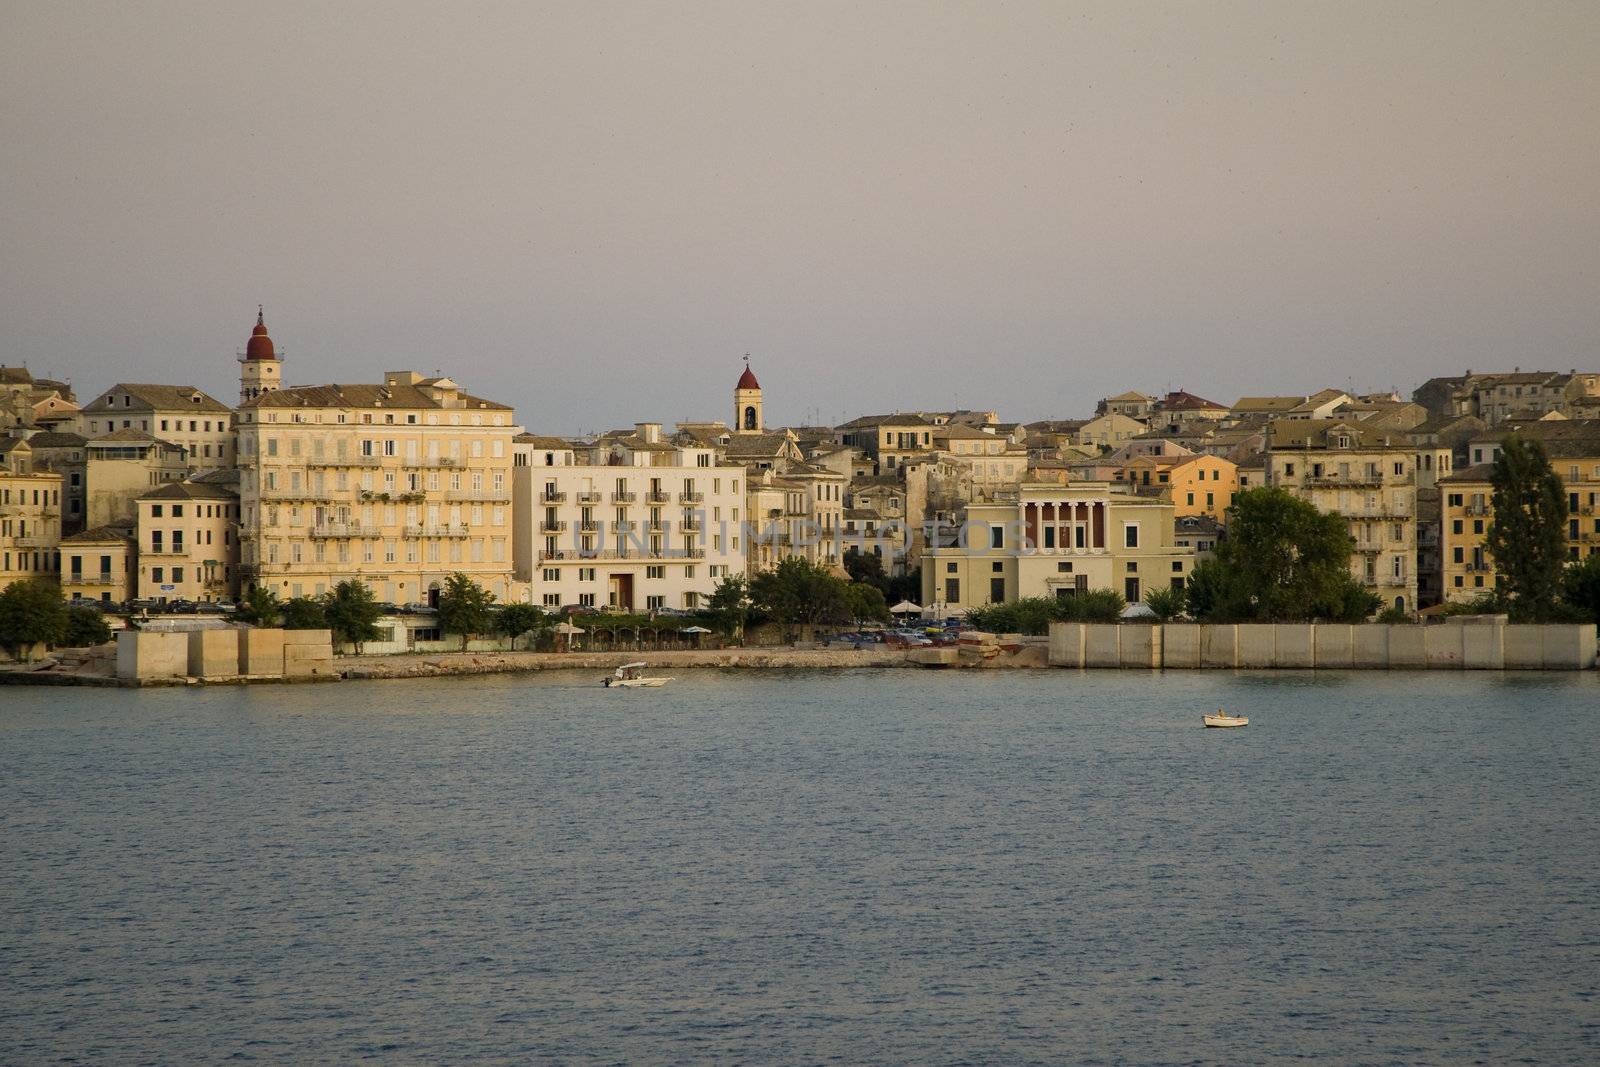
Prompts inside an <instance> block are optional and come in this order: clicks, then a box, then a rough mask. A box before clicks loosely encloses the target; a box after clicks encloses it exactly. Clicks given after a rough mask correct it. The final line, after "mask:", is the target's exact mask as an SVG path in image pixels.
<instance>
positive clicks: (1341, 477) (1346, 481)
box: [1306, 471, 1383, 489]
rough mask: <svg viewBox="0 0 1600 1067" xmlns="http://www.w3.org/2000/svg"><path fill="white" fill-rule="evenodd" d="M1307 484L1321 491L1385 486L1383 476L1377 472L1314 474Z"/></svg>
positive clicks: (1307, 480)
mask: <svg viewBox="0 0 1600 1067" xmlns="http://www.w3.org/2000/svg"><path fill="white" fill-rule="evenodd" d="M1306 484H1307V485H1310V486H1315V487H1316V488H1319V489H1337V488H1341V487H1343V488H1354V487H1363V488H1372V487H1375V486H1380V485H1382V484H1383V474H1382V473H1381V472H1377V471H1374V472H1372V473H1371V474H1313V475H1311V476H1310V477H1308V478H1307V479H1306Z"/></svg>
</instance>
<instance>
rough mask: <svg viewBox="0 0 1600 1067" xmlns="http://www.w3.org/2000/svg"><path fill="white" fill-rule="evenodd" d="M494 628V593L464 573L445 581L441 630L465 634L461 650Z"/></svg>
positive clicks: (440, 604)
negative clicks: (469, 642) (475, 638)
mask: <svg viewBox="0 0 1600 1067" xmlns="http://www.w3.org/2000/svg"><path fill="white" fill-rule="evenodd" d="M493 628H494V594H493V593H491V592H489V591H488V590H487V589H485V588H484V587H483V586H481V585H479V584H478V583H477V582H475V581H473V580H472V579H471V578H468V577H467V576H466V575H465V574H462V573H461V572H460V571H457V572H456V573H454V574H452V575H451V576H450V577H448V578H446V579H445V582H444V589H442V590H441V591H440V593H439V629H441V630H443V631H444V632H445V633H447V634H460V635H461V651H463V652H465V651H466V650H467V642H468V641H470V640H472V639H473V638H474V637H477V636H478V635H479V634H485V633H488V632H489V631H490V630H491V629H493Z"/></svg>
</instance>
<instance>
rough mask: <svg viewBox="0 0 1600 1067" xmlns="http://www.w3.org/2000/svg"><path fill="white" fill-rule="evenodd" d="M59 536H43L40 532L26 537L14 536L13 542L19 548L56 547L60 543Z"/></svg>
mask: <svg viewBox="0 0 1600 1067" xmlns="http://www.w3.org/2000/svg"><path fill="white" fill-rule="evenodd" d="M60 542H61V538H59V537H41V536H40V535H38V534H29V535H28V536H26V537H13V538H12V539H11V543H12V544H13V545H15V546H16V547H18V548H54V547H56V545H58V544H60Z"/></svg>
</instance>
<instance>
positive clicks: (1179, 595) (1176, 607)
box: [1144, 586, 1187, 622]
mask: <svg viewBox="0 0 1600 1067" xmlns="http://www.w3.org/2000/svg"><path fill="white" fill-rule="evenodd" d="M1186 599H1187V598H1186V596H1185V594H1184V591H1183V590H1182V589H1179V588H1176V587H1174V586H1167V587H1166V588H1162V587H1160V586H1157V587H1155V588H1154V589H1151V590H1150V591H1149V592H1148V593H1146V594H1145V595H1144V606H1145V607H1147V608H1149V609H1150V610H1151V611H1153V612H1155V613H1156V618H1158V619H1160V620H1161V621H1162V622H1166V621H1167V620H1168V619H1175V618H1177V617H1178V616H1179V615H1182V614H1183V604H1184V601H1185V600H1186Z"/></svg>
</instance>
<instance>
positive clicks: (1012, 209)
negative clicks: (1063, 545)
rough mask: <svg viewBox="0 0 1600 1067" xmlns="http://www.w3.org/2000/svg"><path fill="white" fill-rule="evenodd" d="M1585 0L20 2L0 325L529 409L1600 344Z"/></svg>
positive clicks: (630, 411)
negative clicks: (279, 355) (263, 341)
mask: <svg viewBox="0 0 1600 1067" xmlns="http://www.w3.org/2000/svg"><path fill="white" fill-rule="evenodd" d="M1597 114H1600V5H1596V4H1594V3H1592V2H1581V3H1556V2H1541V3H1538V4H1526V3H1521V4H1491V3H1476V2H1450V3H1406V4H1387V3H1386V4H1379V3H1362V2H1340V3H1327V4H1312V3H1260V4H1235V3H1202V4H1170V5H1166V4H1163V5H1149V4H1130V3H1106V4H1094V3H1084V4H1079V3H1068V2H1057V3H1037V4H1036V3H1012V2H1001V0H989V2H984V3H973V4H956V3H949V4H935V3H892V2H879V3H865V4H862V3H843V4H834V3H822V2H806V3H786V4H776V3H756V2H751V0H744V2H736V3H727V4H717V3H683V4H654V3H651V4H645V3H637V4H615V3H580V4H573V3H562V4H535V3H527V2H516V3H506V4H488V3H465V2H462V3H449V4H444V3H440V4H418V3H409V2H404V0H385V2H382V3H356V2H349V0H344V2H340V3H337V4H327V3H311V4H296V3H272V4H259V3H250V4H230V3H201V4H192V5H185V4H175V3H144V4H126V3H116V4H110V3H106V4H92V3H71V4H66V3H48V2H21V0H19V2H12V3H7V4H3V5H0V364H12V365H15V364H18V363H24V362H25V363H26V364H27V365H28V366H29V367H30V368H31V369H32V370H33V371H34V372H35V373H36V374H41V375H50V376H70V377H71V378H72V380H73V382H74V385H75V387H76V388H77V390H78V392H79V395H80V397H82V398H84V399H87V398H88V397H89V396H92V395H94V394H95V393H96V392H98V391H99V390H101V389H103V388H105V387H107V386H109V385H111V384H113V383H115V382H118V381H143V382H171V383H182V384H192V385H196V386H199V387H200V388H202V389H205V390H207V391H208V392H211V393H212V394H213V395H215V396H217V397H218V398H220V399H224V400H228V401H232V400H233V399H234V398H235V397H236V396H237V390H238V374H237V365H236V363H235V362H234V355H235V353H236V352H238V351H239V350H241V349H242V347H243V345H244V343H245V340H246V338H247V337H248V334H249V331H250V327H251V326H252V325H253V323H254V319H255V313H256V306H257V304H264V305H265V306H266V312H267V322H268V325H269V327H270V328H271V331H272V335H273V337H274V340H275V341H276V342H277V343H278V344H279V346H280V347H281V348H282V349H284V350H285V364H284V376H285V380H286V381H287V382H288V383H289V384H314V383H322V382H331V381H353V382H370V381H375V380H378V378H379V376H380V375H381V374H382V372H383V371H386V370H398V369H416V370H420V371H423V372H427V373H432V372H434V371H436V370H437V371H442V372H444V373H446V374H449V375H450V376H451V377H453V378H455V379H456V380H458V381H459V382H461V383H462V385H463V387H464V388H467V389H469V390H470V391H472V392H474V393H476V394H478V395H480V396H486V397H489V398H492V399H495V400H499V401H502V402H505V403H509V404H513V405H515V407H516V409H517V412H518V418H519V421H520V422H521V423H522V424H523V425H525V426H527V427H528V428H529V429H531V430H534V431H536V432H544V433H578V432H583V431H592V430H598V429H603V428H607V427H613V426H625V425H628V424H630V423H633V422H638V421H660V422H667V423H671V422H675V421H679V420H687V419H714V418H720V419H730V418H731V417H732V399H731V397H732V388H733V383H734V381H735V380H736V379H737V377H738V375H739V372H740V370H741V369H742V357H743V356H744V354H746V353H749V355H750V360H751V365H752V366H753V367H754V368H755V370H756V373H757V374H758V376H759V377H760V379H761V382H762V385H763V386H764V387H765V394H766V395H765V403H766V414H767V419H768V421H769V423H775V424H801V423H814V422H837V421H840V420H842V419H846V418H850V417H853V416H855V415H858V414H864V413H878V412H887V411H895V410H915V409H938V408H951V407H966V408H979V409H994V410H997V411H999V412H1000V413H1001V415H1002V417H1003V418H1006V419H1022V420H1031V419H1039V418H1050V417H1063V418H1064V417H1070V416H1074V415H1082V414H1084V413H1086V412H1088V411H1090V410H1092V408H1093V406H1094V403H1095V401H1096V400H1097V399H1099V398H1100V397H1102V396H1106V395H1108V394H1113V393H1117V392H1121V391H1123V390H1125V389H1129V388H1137V389H1142V390H1144V391H1146V392H1155V391H1159V390H1165V389H1168V388H1187V389H1189V390H1191V391H1192V392H1195V393H1198V394H1200V395H1202V396H1206V397H1208V398H1210V399H1214V400H1219V401H1220V402H1222V403H1231V402H1232V401H1233V400H1234V399H1236V398H1237V397H1238V396H1239V395H1241V394H1260V393H1308V392H1311V391H1314V390H1315V389H1318V388H1321V387H1323V386H1328V385H1332V386H1337V387H1340V388H1352V387H1353V388H1355V389H1357V390H1361V391H1376V390H1387V389H1390V388H1398V389H1401V390H1402V391H1403V392H1409V390H1410V389H1411V388H1413V387H1414V386H1415V385H1416V384H1418V383H1419V382H1421V381H1422V380H1424V379H1426V378H1428V377H1430V376H1433V375H1438V374H1452V373H1460V372H1461V371H1463V370H1464V369H1466V368H1472V369H1476V370H1484V369H1491V368H1507V369H1509V368H1510V367H1512V366H1521V367H1523V368H1524V369H1534V368H1540V369H1554V370H1567V369H1570V368H1573V367H1582V368H1586V369H1596V368H1597V367H1600V299H1597V296H1600V197H1597V192H1600V179H1597V176H1600V119H1597Z"/></svg>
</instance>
